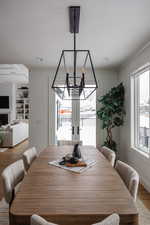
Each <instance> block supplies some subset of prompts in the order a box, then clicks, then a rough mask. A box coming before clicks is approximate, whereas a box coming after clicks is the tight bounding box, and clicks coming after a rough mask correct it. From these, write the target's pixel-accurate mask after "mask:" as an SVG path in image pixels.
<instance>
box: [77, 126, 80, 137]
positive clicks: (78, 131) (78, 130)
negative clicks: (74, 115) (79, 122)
mask: <svg viewBox="0 0 150 225" xmlns="http://www.w3.org/2000/svg"><path fill="white" fill-rule="evenodd" d="M79 133H80V129H79V126H77V134H78V135H79Z"/></svg>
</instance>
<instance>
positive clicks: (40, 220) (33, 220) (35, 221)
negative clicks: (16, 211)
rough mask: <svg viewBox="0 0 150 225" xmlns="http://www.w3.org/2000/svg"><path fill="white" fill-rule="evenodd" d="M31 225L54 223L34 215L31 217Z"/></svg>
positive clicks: (52, 224) (51, 224) (50, 224)
mask: <svg viewBox="0 0 150 225" xmlns="http://www.w3.org/2000/svg"><path fill="white" fill-rule="evenodd" d="M31 225H54V223H50V222H47V221H46V220H45V219H43V218H42V217H41V216H38V215H36V214H34V215H32V216H31Z"/></svg>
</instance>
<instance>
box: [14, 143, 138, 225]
mask: <svg viewBox="0 0 150 225" xmlns="http://www.w3.org/2000/svg"><path fill="white" fill-rule="evenodd" d="M72 150H73V147H72V146H59V147H58V146H50V147H48V148H47V149H45V150H44V151H43V152H42V153H41V154H40V156H39V157H38V158H37V159H36V160H35V161H34V162H33V164H32V166H31V168H30V169H29V172H28V174H27V175H26V176H25V178H24V180H23V182H22V184H21V187H20V190H19V192H18V193H17V195H16V198H15V200H14V201H13V203H12V206H11V209H10V216H11V221H12V223H13V224H19V223H22V224H27V223H28V224H29V219H30V216H31V215H32V214H34V213H36V214H38V215H41V216H43V217H44V218H45V219H48V220H49V221H51V222H54V223H57V224H60V225H72V224H77V223H78V225H80V224H82V225H85V224H86V225H89V224H92V223H95V222H98V221H101V220H102V219H103V218H105V217H106V216H108V215H110V214H112V213H114V212H116V213H118V214H120V216H121V224H128V223H129V222H130V224H138V223H137V218H138V212H137V209H136V206H135V204H134V202H133V200H132V197H131V195H130V193H129V191H128V190H127V188H126V186H125V185H124V183H123V181H122V180H121V178H120V177H119V175H118V174H117V172H116V171H115V169H114V168H112V167H111V165H110V163H109V162H108V161H107V160H106V159H105V157H104V156H103V155H102V154H101V153H100V152H99V151H98V150H97V149H96V148H94V147H91V146H84V147H81V152H82V155H83V156H85V157H87V158H91V159H95V161H96V164H95V165H94V166H92V167H91V168H89V169H88V170H86V171H84V172H83V173H81V174H77V173H74V172H70V171H67V170H64V169H61V168H58V167H55V166H52V165H48V162H49V161H53V160H57V159H59V158H61V157H62V156H64V155H65V154H67V153H69V152H72Z"/></svg>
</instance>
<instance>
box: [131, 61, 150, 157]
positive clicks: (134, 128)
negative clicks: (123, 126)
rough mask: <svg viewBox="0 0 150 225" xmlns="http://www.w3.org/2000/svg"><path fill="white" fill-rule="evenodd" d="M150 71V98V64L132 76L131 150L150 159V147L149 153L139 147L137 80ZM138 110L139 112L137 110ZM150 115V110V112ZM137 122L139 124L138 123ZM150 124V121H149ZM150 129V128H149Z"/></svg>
mask: <svg viewBox="0 0 150 225" xmlns="http://www.w3.org/2000/svg"><path fill="white" fill-rule="evenodd" d="M147 71H149V96H150V63H147V64H145V65H144V66H142V67H140V68H139V69H137V70H135V71H134V72H133V73H132V74H131V76H130V101H131V102H130V107H131V112H130V118H131V119H130V128H131V129H130V130H131V148H132V149H134V150H136V151H138V152H140V153H141V154H143V155H145V156H146V157H150V147H149V148H148V152H146V151H144V150H143V148H141V147H140V146H139V138H138V135H139V116H138V115H139V113H140V112H139V108H140V107H139V105H140V103H139V101H140V97H139V91H138V90H139V87H138V86H139V80H138V79H136V78H137V77H139V76H140V75H141V74H143V73H144V72H147ZM137 109H138V110H137ZM149 114H150V110H149ZM136 122H137V123H136ZM149 123H150V120H149ZM149 127H150V126H149Z"/></svg>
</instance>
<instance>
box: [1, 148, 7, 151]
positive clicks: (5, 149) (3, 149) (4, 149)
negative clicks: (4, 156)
mask: <svg viewBox="0 0 150 225" xmlns="http://www.w3.org/2000/svg"><path fill="white" fill-rule="evenodd" d="M7 150H8V148H0V152H5V151H7Z"/></svg>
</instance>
